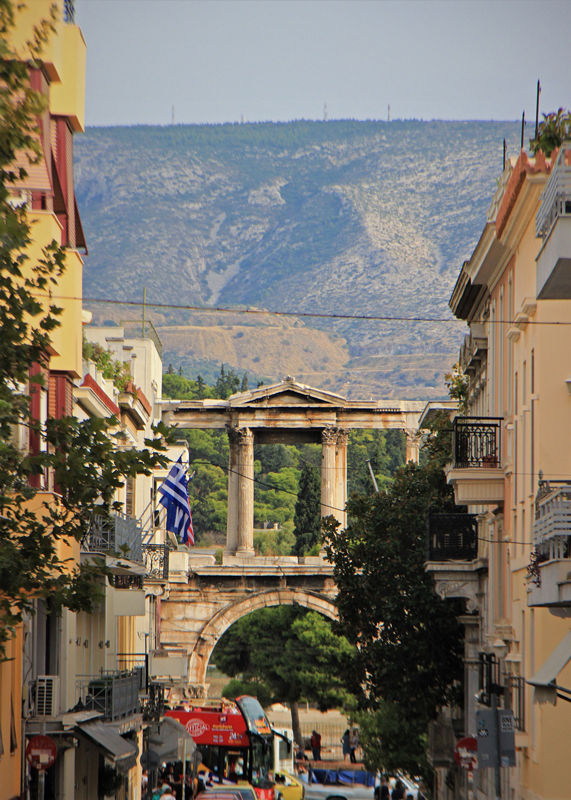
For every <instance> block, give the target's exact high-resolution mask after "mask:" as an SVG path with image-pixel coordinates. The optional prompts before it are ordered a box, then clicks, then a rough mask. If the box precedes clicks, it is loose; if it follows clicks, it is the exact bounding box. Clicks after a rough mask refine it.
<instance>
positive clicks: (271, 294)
mask: <svg viewBox="0 0 571 800" xmlns="http://www.w3.org/2000/svg"><path fill="white" fill-rule="evenodd" d="M518 130H519V129H518V125H517V124H516V123H494V122H427V123H424V122H419V121H409V122H400V121H396V122H392V123H386V122H357V121H338V122H335V121H331V122H328V123H323V122H303V121H299V122H292V123H283V124H273V123H267V124H247V125H215V126H192V125H190V126H183V125H180V126H169V127H163V128H159V127H132V128H97V129H90V130H88V132H87V133H86V135H85V136H84V137H80V138H78V141H77V146H76V164H77V166H76V179H77V194H78V200H79V206H80V210H81V213H82V218H83V222H84V227H85V231H86V236H87V240H88V244H89V248H90V255H89V258H88V259H87V261H86V269H85V284H84V291H85V295H86V296H87V297H98V298H110V299H113V300H129V301H133V300H135V301H140V300H141V299H142V290H143V287H146V288H147V297H148V300H149V302H150V303H163V304H167V305H168V304H173V305H191V306H200V307H208V306H214V305H220V306H238V305H239V306H242V307H247V306H256V307H260V308H266V309H281V310H286V311H289V312H292V313H294V314H296V313H300V312H306V313H315V312H319V313H335V314H339V313H341V314H357V315H362V314H365V315H371V314H374V315H380V316H388V317H394V316H401V315H403V316H414V317H416V316H429V317H437V318H450V316H451V315H450V313H449V311H448V309H447V301H448V298H449V296H450V293H451V290H452V287H453V284H454V281H455V279H456V276H457V274H458V270H459V268H460V266H461V264H462V261H463V260H464V259H465V258H466V257H468V256H469V254H470V252H471V250H472V248H473V246H474V245H475V242H476V241H477V237H478V236H479V234H480V232H481V229H482V227H483V224H484V222H485V212H486V209H487V206H488V204H489V200H490V197H491V195H492V192H493V189H494V179H495V177H496V176H497V175H498V174H499V172H500V171H501V163H502V141H503V139H504V138H506V139H507V144H508V153H516V152H517V149H518ZM92 309H93V310H94V311H95V312H96V318H97V320H98V321H104V320H105V319H116V318H117V317H116V315H117V314H118V313H122V312H120V311H119V310H118V309H115V310H112V307H110V306H106V305H102V304H96V305H95V304H94V305H93V306H92ZM155 313H156V314H157V317H156V321H157V323H160V324H161V327H164V326H165V325H166V326H170V325H177V326H180V325H189V328H188V329H187V330H186V331H181V330H180V328H179V331H178V333H177V334H175V333H174V332H173V333H170V332H169V333H165V332H164V331H162V332H161V335H162V336H163V337H164V339H165V343H166V345H167V347H166V360H167V362H168V361H170V362H172V363H173V364H174V365H175V366H180V365H183V367H184V370H185V373H186V374H188V375H190V374H196V372H197V371H200V369H203V370H204V369H205V368H208V369H210V370H211V372H212V373H213V372H214V371H215V369H216V367H219V365H220V363H221V362H222V361H223V360H225V361H227V362H229V363H230V364H231V366H234V367H239V368H240V369H243V368H248V369H252V370H254V363H251V362H253V359H255V358H256V357H258V358H259V359H260V362H261V360H262V358H265V364H264V366H263V367H261V366H260V369H259V370H258V369H257V368H256V372H257V374H259V375H264V374H266V375H268V376H270V375H271V376H272V377H273V376H276V377H282V376H283V374H287V373H290V374H295V375H298V377H301V372H303V373H304V374H306V375H307V376H308V377H307V380H308V381H309V382H311V383H313V384H315V385H317V386H328V387H329V388H332V389H335V390H337V391H339V390H340V389H341V388H342V387H344V391H346V392H347V393H348V394H349V396H351V397H357V396H359V395H361V396H362V395H365V396H367V395H374V396H379V395H384V396H391V395H392V396H394V392H395V391H397V390H396V389H395V387H394V384H393V380H392V375H391V373H392V370H390V369H389V370H388V371H387V370H382V369H381V370H378V369H374V368H373V369H371V368H370V367H367V366H365V364H364V360H365V361H366V360H367V359H370V358H373V359H375V358H379V357H386V356H390V357H391V358H393V357H396V359H395V361H394V362H393V364H397V363H398V361H399V359H400V358H401V357H403V356H408V357H411V356H412V357H414V356H416V357H418V360H417V363H416V364H415V363H414V359H413V361H409V362H407V364H408V366H407V367H406V369H410V370H411V372H410V374H409V376H408V377H409V378H410V379H411V380H410V382H407V383H406V384H404V383H401V385H400V389H399V391H397V394H400V396H401V397H403V398H414V397H419V396H424V397H433V396H437V395H439V394H440V395H441V394H442V391H441V389H440V386H441V384H442V381H441V375H442V369H443V366H444V364H443V361H444V362H446V366H449V365H450V363H451V361H452V360H453V359H454V357H455V354H456V351H457V347H458V344H459V341H460V338H461V336H462V335H463V333H464V329H463V326H462V325H461V324H458V322H449V323H424V322H417V323H415V322H404V323H402V322H382V321H377V322H363V321H359V320H342V321H341V320H340V321H335V322H332V321H327V320H323V319H309V318H306V319H304V322H305V326H304V327H303V328H302V331H301V332H300V331H299V330H298V327H296V326H295V320H293V324H292V325H291V326H290V327H289V328H288V329H287V336H286V337H285V339H286V340H285V341H282V340H280V331H279V324H278V325H277V327H276V322H275V318H272V317H266V318H261V317H257V318H256V320H255V324H253V325H252V326H251V327H252V328H253V329H254V330H256V329H258V328H260V329H261V330H260V331H259V333H256V334H254V333H253V332H252V333H251V337H250V342H249V344H248V347H247V353H246V355H244V353H243V351H242V349H241V347H240V346H239V342H238V341H237V337H236V334H238V333H239V332H240V331H239V330H236V331H234V332H227V333H228V334H229V335H226V336H218V338H217V337H215V336H213V335H211V334H212V333H213V332H208V334H206V333H205V334H204V335H199V332H198V331H197V330H196V327H197V325H198V322H197V317H198V316H199V314H196V313H194V314H192V315H191V314H190V313H188V312H185V311H180V310H176V309H169V308H161V309H157V310H156V312H155V311H153V315H154V314H155ZM132 315H133V312H132V310H131V311H130V312H129V314H128V316H132ZM209 315H210V312H205V313H204V314H203V315H202V317H203V324H204V325H205V327H206V328H208V327H209V323H208V319H209ZM124 316H125V315H124ZM153 319H155V317H154V316H153ZM222 324H226V325H235V324H238V325H244V324H245V322H244V320H242V322H234V321H233V322H226V323H222ZM247 324H248V325H249V324H250V319H249V318H248V323H247ZM280 324H281V320H280ZM266 326H267V328H268V330H267V333H263V331H265V329H266ZM316 330H318V331H320V332H325V333H326V334H327V335H328V337H332V336H333V335H334V334H337V335H338V337H339V339H338V340H335V339H329V338H326V337H323V336H319V337H318V336H317V335H316V334H315V331H316ZM243 332H244V338H245V337H246V331H243ZM235 337H236V338H235ZM211 345H212V347H211ZM306 347H308V348H309V349H310V351H311V352H310V354H307V355H304V353H305V352H306V351H305V348H306ZM227 349H228V352H229V354H228V355H226V356H225V357H224V358H221V357H220V351H222V350H224V351H225V352H226V350H227ZM318 351H319V352H321V351H323V352H322V355H321V358H320V357H319V352H318ZM266 353H267V355H266ZM323 357H327V358H329V359H330V363H329V369H328V370H324V369H321V368H317V367H320V366H321V364H322V363H323V362H322V361H321V359H322V358H323ZM231 359H232V360H231ZM242 359H246V360H245V362H244V363H243V364H241V363H240V361H241V360H242ZM248 359H249V361H248ZM207 362H208V363H207ZM260 362H256V363H260ZM427 362H428V363H427ZM325 363H327V362H325ZM302 367H303V370H302V369H301V368H302ZM431 368H432V374H433V375H434V373H438V376H437V378H436V379H434V378H433V377H431V376H430V374H429V373H427V372H426V370H427V369H428V370H430V369H431ZM402 369H403V370H404V369H405V366H404V364H403V365H402ZM420 369H422V371H419V370H420ZM369 370H370V371H369ZM383 372H385V373H387V372H388V373H389V376H387V375H383V374H382V373H383ZM280 373H281V374H280ZM305 379H306V378H305V377H304V380H305ZM326 381H329V382H330V383H329V384H327V383H326ZM379 384H380V385H379Z"/></svg>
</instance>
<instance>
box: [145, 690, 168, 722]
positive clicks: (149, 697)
mask: <svg viewBox="0 0 571 800" xmlns="http://www.w3.org/2000/svg"><path fill="white" fill-rule="evenodd" d="M141 712H142V714H143V720H144V721H145V722H160V721H161V720H162V718H163V717H164V715H165V687H164V684H162V683H149V687H148V692H147V694H146V696H145V697H142V698H141Z"/></svg>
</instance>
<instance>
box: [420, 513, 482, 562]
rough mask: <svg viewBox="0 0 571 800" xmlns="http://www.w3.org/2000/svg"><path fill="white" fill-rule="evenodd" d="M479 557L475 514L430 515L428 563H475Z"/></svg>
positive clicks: (427, 535)
mask: <svg viewBox="0 0 571 800" xmlns="http://www.w3.org/2000/svg"><path fill="white" fill-rule="evenodd" d="M477 557H478V521H477V517H476V515H475V514H428V516H427V517H426V560H427V561H473V560H474V559H475V558H477Z"/></svg>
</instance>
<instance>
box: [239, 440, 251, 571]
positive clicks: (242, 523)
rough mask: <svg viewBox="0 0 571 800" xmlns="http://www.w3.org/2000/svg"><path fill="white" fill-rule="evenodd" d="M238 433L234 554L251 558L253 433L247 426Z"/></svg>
mask: <svg viewBox="0 0 571 800" xmlns="http://www.w3.org/2000/svg"><path fill="white" fill-rule="evenodd" d="M235 430H236V433H237V434H238V525H237V528H238V547H237V549H236V555H237V556H242V558H251V557H252V556H254V555H255V552H254V434H253V433H252V431H251V430H250V429H249V428H237V429H235Z"/></svg>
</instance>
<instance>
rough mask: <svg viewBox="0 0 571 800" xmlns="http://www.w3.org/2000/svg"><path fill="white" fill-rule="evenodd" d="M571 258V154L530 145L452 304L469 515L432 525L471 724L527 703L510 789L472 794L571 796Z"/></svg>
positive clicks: (487, 776) (458, 489)
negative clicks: (455, 613)
mask: <svg viewBox="0 0 571 800" xmlns="http://www.w3.org/2000/svg"><path fill="white" fill-rule="evenodd" d="M570 265H571V148H570V147H565V146H563V147H562V148H561V150H560V151H559V152H558V151H555V152H554V153H553V154H552V156H551V158H545V157H544V155H543V153H541V152H539V153H538V154H537V155H536V157H535V158H531V157H529V156H528V155H527V154H526V153H525V152H523V151H522V152H521V154H520V155H519V157H518V158H517V160H512V161H510V162H509V163H508V164H507V165H506V168H505V170H504V172H503V175H502V177H501V179H500V182H499V185H498V188H497V191H496V193H495V195H494V198H493V201H492V204H491V207H490V210H489V212H488V217H487V222H486V226H485V228H484V230H483V232H482V235H481V237H480V240H479V242H478V244H477V245H476V248H475V250H474V252H473V254H472V256H471V258H470V260H469V261H467V262H466V263H465V264H464V265H463V267H462V270H461V272H460V275H459V277H458V280H457V283H456V286H455V289H454V292H453V294H452V297H451V299H450V307H451V309H452V311H453V312H454V314H455V316H456V317H458V318H459V319H463V320H466V322H467V324H468V326H469V329H470V332H469V334H468V335H467V336H466V339H465V342H464V344H463V346H462V348H461V352H460V365H461V367H462V369H463V370H464V372H465V374H466V375H467V377H468V380H469V386H468V411H467V413H466V415H464V416H455V418H454V419H453V429H454V433H453V454H452V462H451V464H450V466H449V468H448V470H447V479H448V482H449V484H451V485H452V486H453V487H454V494H455V500H456V504H457V505H459V506H466V507H467V510H468V512H469V513H468V514H464V515H460V514H459V515H454V517H455V518H454V520H452V521H446V520H434V524H433V525H432V526H431V528H430V530H429V539H428V563H427V570H429V571H430V572H432V573H433V576H434V579H435V587H436V591H437V592H438V593H439V594H440V596H441V597H442V598H443V600H446V599H448V598H453V597H461V598H464V600H465V601H466V602H465V606H466V614H465V616H464V617H462V618H461V619H462V622H463V623H464V629H465V670H466V675H465V690H466V691H465V703H464V706H465V708H464V714H465V717H464V724H463V733H464V734H465V735H466V736H468V735H476V734H477V732H478V731H477V726H476V712H477V711H478V710H484V709H486V708H489V707H490V706H491V705H492V704H493V703H494V702H497V703H498V705H499V707H500V708H502V707H503V708H511V709H512V710H513V712H514V724H515V731H516V733H515V742H516V754H515V755H516V763H515V766H511V767H508V766H500V768H499V773H500V779H501V786H500V787H497V786H496V783H495V772H494V770H493V769H489V768H488V769H486V768H483V764H482V762H481V761H480V768H479V769H478V770H475V771H474V774H473V778H472V780H468V776H467V774H464V775H463V776H461V779H459V781H458V791H457V796H460V797H467V798H468V797H474V798H478V800H483V799H484V798H495V797H496V796H497V788H501V792H502V797H504V798H509V800H512V799H513V800H516V798H517V799H518V800H519V798H521V800H539V799H540V798H541V800H547V798H549V800H564V798H568V797H569V794H570V793H569V786H568V780H567V775H566V770H565V764H566V763H567V762H568V760H569V758H570V757H571V736H570V733H571V707H570V706H569V704H568V702H565V701H566V700H569V699H570V698H571V667H570V666H569V665H568V662H569V661H570V660H571V634H570V633H569V630H570V625H571V623H570V622H569V617H570V616H571V591H570V589H569V587H571V582H570V580H571V548H570V544H571V538H570V537H571V449H570V447H569V440H570V436H571V388H570V387H571V348H570V347H569V343H570V341H571V302H570V301H571V281H570V280H569V275H570V274H571V272H570ZM452 416H453V417H454V415H452ZM494 696H495V699H494ZM441 796H442V797H446V796H447V795H446V791H445V790H443V792H442V795H441Z"/></svg>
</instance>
